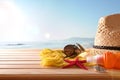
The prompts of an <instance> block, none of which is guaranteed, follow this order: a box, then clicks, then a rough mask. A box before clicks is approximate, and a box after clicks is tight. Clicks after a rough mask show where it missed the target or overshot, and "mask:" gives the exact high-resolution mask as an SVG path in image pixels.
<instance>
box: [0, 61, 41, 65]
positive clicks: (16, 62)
mask: <svg viewBox="0 0 120 80" xmlns="http://www.w3.org/2000/svg"><path fill="white" fill-rule="evenodd" d="M5 64H6V65H11V64H13V65H18V64H19V65H23V64H28V65H29V64H38V65H39V64H40V60H38V61H37V60H36V61H0V65H5Z"/></svg>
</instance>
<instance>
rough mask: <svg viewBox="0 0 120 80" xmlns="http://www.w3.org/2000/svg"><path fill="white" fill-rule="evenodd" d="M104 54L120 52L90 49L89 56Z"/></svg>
mask: <svg viewBox="0 0 120 80" xmlns="http://www.w3.org/2000/svg"><path fill="white" fill-rule="evenodd" d="M105 52H113V53H118V52H120V51H119V50H108V49H96V48H91V49H90V54H91V55H97V54H104V53H105Z"/></svg>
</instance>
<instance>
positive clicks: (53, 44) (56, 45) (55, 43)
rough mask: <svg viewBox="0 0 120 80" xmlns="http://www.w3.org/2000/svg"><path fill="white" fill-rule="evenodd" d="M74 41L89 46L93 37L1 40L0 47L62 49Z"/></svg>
mask: <svg viewBox="0 0 120 80" xmlns="http://www.w3.org/2000/svg"><path fill="white" fill-rule="evenodd" d="M76 43H79V44H81V45H82V46H83V47H84V48H91V47H92V46H93V43H94V38H69V39H65V40H51V41H46V42H42V41H40V42H1V43H0V49H44V48H50V49H62V48H64V46H65V45H68V44H76Z"/></svg>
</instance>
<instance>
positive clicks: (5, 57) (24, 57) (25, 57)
mask: <svg viewBox="0 0 120 80" xmlns="http://www.w3.org/2000/svg"><path fill="white" fill-rule="evenodd" d="M39 58H40V57H39V56H25V55H23V56H9V55H8V56H0V59H39Z"/></svg>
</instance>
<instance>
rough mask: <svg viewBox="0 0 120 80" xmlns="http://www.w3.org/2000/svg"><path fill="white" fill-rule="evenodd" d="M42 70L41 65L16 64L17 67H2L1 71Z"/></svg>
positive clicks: (0, 67)
mask: <svg viewBox="0 0 120 80" xmlns="http://www.w3.org/2000/svg"><path fill="white" fill-rule="evenodd" d="M38 68H39V69H40V68H41V66H40V64H16V65H13V64H11V65H9V64H6V65H0V69H38Z"/></svg>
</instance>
